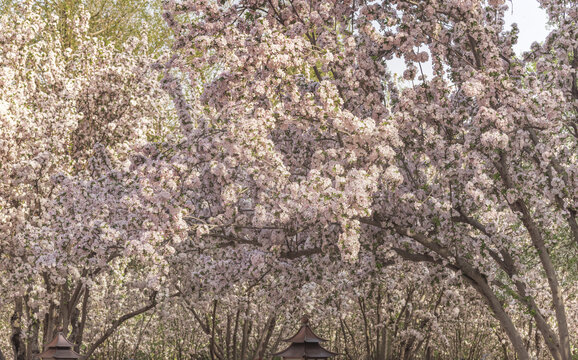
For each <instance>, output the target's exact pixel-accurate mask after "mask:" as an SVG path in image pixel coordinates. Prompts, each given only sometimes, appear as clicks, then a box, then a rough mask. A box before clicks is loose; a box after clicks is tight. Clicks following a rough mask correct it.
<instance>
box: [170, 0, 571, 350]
mask: <svg viewBox="0 0 578 360" xmlns="http://www.w3.org/2000/svg"><path fill="white" fill-rule="evenodd" d="M540 3H541V5H542V6H543V7H544V8H545V9H546V10H547V11H548V14H549V16H550V21H551V22H552V24H553V28H554V30H553V31H552V33H551V34H550V35H549V36H548V38H547V39H546V41H545V42H544V44H543V45H536V46H535V47H534V48H533V49H532V51H531V52H529V53H527V54H525V55H524V56H523V57H518V56H516V55H515V53H514V52H513V50H512V45H513V44H514V43H515V42H516V36H517V28H515V27H513V28H512V29H509V30H508V29H505V28H504V11H505V10H506V9H507V6H506V5H505V4H504V1H500V0H490V1H487V2H486V1H475V0H452V1H436V0H430V1H412V0H394V1H387V2H357V1H348V0H339V1H337V0H335V1H316V0H309V1H305V0H288V1H281V0H267V1H265V0H246V1H233V2H228V1H221V2H214V1H173V2H169V3H167V7H166V9H167V11H166V14H165V16H166V20H167V24H168V25H169V26H170V27H171V28H172V30H173V31H174V33H175V36H176V41H175V45H174V56H173V58H172V59H171V60H170V61H168V62H167V63H166V64H165V75H164V78H163V86H164V88H165V89H166V90H167V91H168V92H169V94H170V95H171V96H172V98H173V100H174V104H175V108H176V110H177V111H178V116H179V119H180V124H181V128H180V134H181V137H180V138H179V141H178V142H175V144H174V145H173V147H172V148H173V149H174V152H173V153H171V157H170V159H169V158H166V159H165V163H166V165H164V167H165V168H166V169H168V168H169V167H170V169H171V170H170V171H172V172H173V178H174V179H176V180H174V181H175V183H174V184H172V183H171V184H172V185H171V186H170V187H169V186H165V187H164V188H166V189H168V190H167V191H170V192H171V193H172V194H174V196H175V197H179V198H180V199H181V200H182V203H184V204H185V205H184V208H183V209H184V213H183V219H184V220H185V221H186V222H187V223H188V225H189V226H190V227H191V228H192V229H193V230H194V233H193V235H192V237H191V238H189V239H188V240H187V241H186V245H184V246H189V247H193V248H199V249H209V248H211V249H220V251H221V253H223V254H224V253H226V251H227V249H232V248H235V249H236V251H235V253H236V255H235V256H243V254H244V255H245V256H252V255H251V254H252V253H254V252H255V251H257V252H261V253H266V254H272V255H274V256H277V257H278V258H292V259H295V258H299V257H302V256H309V257H313V258H314V259H319V258H320V257H319V256H317V254H321V253H323V254H331V253H334V254H335V253H336V250H339V253H340V254H341V257H342V258H343V259H344V260H346V261H353V262H355V260H356V259H357V258H358V255H359V254H360V250H362V249H363V247H367V248H368V249H370V250H371V254H372V258H373V261H374V263H375V264H378V263H379V264H388V263H389V262H390V261H393V260H392V259H395V258H399V257H401V258H403V259H406V260H411V261H417V262H424V263H429V264H431V266H432V269H440V268H441V269H444V270H443V271H452V272H456V273H457V274H459V275H460V276H461V277H462V279H463V280H464V281H465V283H467V284H469V285H470V286H471V287H472V288H473V289H475V290H476V291H477V293H478V294H479V296H480V297H481V298H482V299H483V300H484V301H485V302H486V304H487V306H488V309H489V310H490V311H491V313H492V314H493V315H494V316H495V318H496V319H497V320H498V321H499V323H500V325H501V328H502V331H503V332H504V333H505V334H506V335H507V337H508V339H509V341H510V343H511V346H512V347H513V349H514V350H515V352H516V354H517V356H518V358H520V359H529V358H530V356H531V354H530V353H529V350H528V348H527V347H526V346H525V341H524V339H523V337H524V336H523V335H522V332H521V330H520V329H519V327H518V326H517V325H516V323H515V320H514V318H515V317H516V316H518V315H516V314H520V313H524V312H526V313H527V314H529V315H530V316H531V318H532V321H533V324H534V325H535V327H536V328H537V329H538V330H539V333H540V335H541V338H542V340H543V342H544V343H545V345H546V347H547V349H548V351H549V354H550V355H551V356H552V357H553V358H554V359H560V360H567V359H570V358H571V345H570V344H571V339H570V333H569V327H570V326H571V325H572V324H573V323H572V322H574V321H575V320H574V316H573V315H572V316H569V309H570V311H572V313H571V314H573V312H574V309H575V308H576V304H575V300H573V297H572V296H569V294H570V292H565V291H564V289H565V287H567V286H568V283H569V281H570V280H571V276H572V275H571V274H572V272H571V271H570V269H569V268H568V263H567V261H564V258H565V257H567V256H573V255H572V252H573V251H575V250H574V249H575V246H577V245H578V226H577V224H576V208H577V199H578V192H577V191H578V190H577V189H578V186H577V185H578V184H577V182H578V176H577V175H578V174H577V172H578V167H577V161H578V159H577V155H576V154H577V153H578V151H577V138H578V132H577V123H576V114H577V102H578V90H577V85H576V71H577V67H578V60H576V59H577V57H576V56H575V54H576V49H578V40H577V39H578V38H577V36H576V27H575V22H576V19H577V18H578V12H577V11H578V10H577V7H576V4H575V3H574V2H560V1H548V0H543V1H540ZM183 17H185V18H187V19H188V20H187V21H186V22H182V21H180V19H182V18H183ZM394 56H399V57H401V58H403V59H404V60H405V61H406V63H407V65H408V70H407V71H406V72H405V74H404V76H405V78H406V80H407V81H412V80H414V79H415V77H416V76H418V75H419V76H418V79H417V80H418V81H417V83H414V85H413V86H407V87H405V88H403V89H399V87H397V86H396V85H395V84H394V83H393V82H392V81H391V77H390V75H389V72H388V69H387V61H388V60H390V59H392V58H393V57H394ZM427 61H431V62H432V64H433V69H434V73H433V75H432V76H431V78H426V76H425V75H424V74H423V73H419V74H418V72H419V69H420V68H421V64H422V63H424V62H427ZM183 84H186V86H185V85H183ZM166 173H168V171H167V172H166ZM171 188H172V189H171ZM569 247H570V248H571V249H572V250H568V248H569ZM334 263H335V259H333V260H330V261H327V262H323V261H320V262H318V261H311V264H316V265H311V267H310V272H315V271H316V270H319V271H326V272H331V269H332V268H331V266H332V264H334ZM334 266H335V265H334ZM443 271H442V272H443Z"/></svg>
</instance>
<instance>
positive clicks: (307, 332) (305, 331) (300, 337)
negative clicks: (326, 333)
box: [283, 322, 327, 343]
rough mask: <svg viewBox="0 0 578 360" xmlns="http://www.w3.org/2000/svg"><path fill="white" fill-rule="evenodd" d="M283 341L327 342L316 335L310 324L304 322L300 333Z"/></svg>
mask: <svg viewBox="0 0 578 360" xmlns="http://www.w3.org/2000/svg"><path fill="white" fill-rule="evenodd" d="M283 341H285V342H292V343H306V342H307V343H321V342H325V341H327V340H325V339H323V338H320V337H319V336H317V335H315V333H314V332H313V330H311V328H310V327H309V322H304V324H303V325H302V326H301V328H300V329H299V331H297V334H295V335H293V336H292V337H290V338H289V339H285V340H283Z"/></svg>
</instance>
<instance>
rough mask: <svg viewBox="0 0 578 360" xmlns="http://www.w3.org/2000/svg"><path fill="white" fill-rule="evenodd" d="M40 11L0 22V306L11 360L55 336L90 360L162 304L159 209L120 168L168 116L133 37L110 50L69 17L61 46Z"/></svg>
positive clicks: (26, 8)
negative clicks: (5, 313)
mask: <svg viewBox="0 0 578 360" xmlns="http://www.w3.org/2000/svg"><path fill="white" fill-rule="evenodd" d="M40 14H41V12H40V11H39V9H38V8H36V7H35V6H34V5H31V4H30V3H23V4H20V5H18V7H17V9H16V10H14V11H11V12H7V13H5V14H3V15H2V17H1V18H0V27H1V28H2V29H3V30H2V33H1V34H0V84H1V86H0V120H1V124H2V126H1V127H0V174H1V175H0V177H1V178H2V179H3V180H2V183H1V184H0V233H1V235H0V253H1V254H2V256H1V257H0V269H1V270H0V273H1V277H0V278H1V280H0V284H1V287H2V294H0V303H1V304H2V306H3V307H4V306H5V305H6V306H8V305H10V306H11V307H12V313H11V317H10V324H11V330H12V334H11V337H10V342H11V345H12V349H13V351H14V356H15V359H19V360H20V359H31V358H32V355H33V354H34V353H35V352H37V351H39V350H40V348H39V346H40V345H41V344H43V343H47V342H48V341H49V340H50V339H51V338H52V337H53V334H54V333H55V331H56V330H57V329H59V328H61V329H63V331H64V332H65V334H67V335H68V336H69V339H70V340H71V341H72V342H74V343H76V344H78V345H79V346H80V345H83V344H86V343H88V346H86V347H83V350H85V354H86V355H88V356H90V354H91V353H92V352H93V351H94V350H95V348H97V347H98V346H99V345H100V344H102V343H103V342H104V341H105V340H106V339H107V338H108V337H109V336H110V335H111V334H112V333H113V332H114V331H115V330H116V329H117V328H118V327H119V326H120V325H121V324H122V323H123V322H125V321H126V320H127V319H130V318H131V317H134V316H136V315H138V314H141V313H143V312H145V311H147V310H149V309H151V308H152V307H154V306H155V305H156V304H157V303H158V302H159V301H161V300H162V299H163V298H164V297H166V293H163V292H162V288H163V281H164V280H163V279H164V275H163V274H164V271H165V270H164V266H165V265H166V263H165V262H164V261H163V258H164V256H165V255H166V254H167V253H170V251H171V248H170V247H169V246H166V245H162V246H161V245H160V244H161V243H162V241H163V239H164V237H165V235H166V234H167V233H165V230H163V226H162V225H161V223H162V222H163V217H164V216H167V215H166V207H164V205H163V206H160V205H155V203H157V199H156V197H155V196H158V195H156V194H150V193H149V194H148V195H147V192H146V189H145V190H142V189H143V188H146V183H142V182H141V180H140V179H139V177H138V176H136V175H135V174H134V173H133V172H132V171H131V169H130V161H131V156H132V155H133V154H134V153H135V150H134V149H135V148H138V147H139V146H144V147H146V144H147V143H148V141H150V140H151V138H154V137H155V136H159V135H160V133H158V132H155V126H158V125H160V124H161V122H162V121H167V120H168V119H170V116H168V115H166V113H165V112H164V111H163V110H162V106H163V104H164V103H166V102H164V100H163V99H164V97H163V94H162V93H161V91H160V89H159V86H158V82H157V79H156V73H155V72H154V71H152V69H151V68H150V66H149V65H150V62H151V60H150V59H148V58H147V57H146V56H145V54H146V46H147V44H146V39H144V40H142V41H141V40H136V39H132V40H130V41H127V42H126V43H125V44H124V49H123V50H122V51H119V50H116V49H115V48H114V47H113V46H112V45H105V44H104V43H103V42H102V41H100V40H97V39H94V38H92V37H90V36H88V34H87V29H88V23H89V16H88V14H87V13H86V12H79V14H78V16H77V17H75V18H73V19H69V21H70V23H69V24H68V25H69V26H70V29H71V31H72V32H73V35H74V39H75V41H76V42H77V44H76V46H75V47H74V48H69V47H67V46H66V44H65V43H63V42H62V41H61V40H62V39H61V37H60V35H59V32H58V31H57V29H56V28H55V24H57V23H58V22H57V21H56V20H57V18H56V17H52V18H47V17H45V16H41V15H40ZM163 119H165V120H163ZM141 190H142V191H141ZM171 231H172V230H171ZM167 236H168V235H167ZM100 303H105V304H107V305H106V308H104V307H103V306H101V305H100ZM94 309H97V310H99V311H101V312H97V311H93V310H94ZM87 324H88V325H87ZM85 339H89V341H88V342H86V341H85Z"/></svg>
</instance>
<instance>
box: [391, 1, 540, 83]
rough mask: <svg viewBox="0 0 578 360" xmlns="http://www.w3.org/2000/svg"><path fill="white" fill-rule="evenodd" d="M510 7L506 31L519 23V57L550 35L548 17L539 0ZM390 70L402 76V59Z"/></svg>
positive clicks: (427, 67) (428, 66) (426, 66)
mask: <svg viewBox="0 0 578 360" xmlns="http://www.w3.org/2000/svg"><path fill="white" fill-rule="evenodd" d="M507 4H508V6H509V9H508V11H507V12H506V27H505V28H506V29H507V30H509V29H510V25H511V24H512V23H517V24H518V28H519V29H520V33H519V34H518V43H517V44H516V45H515V46H514V50H515V51H516V53H517V54H518V55H520V54H521V53H523V52H524V51H526V50H529V49H530V45H532V43H533V42H534V41H537V42H542V41H544V39H545V38H546V36H547V35H548V33H549V30H548V29H549V27H548V24H547V21H548V16H547V15H546V12H545V11H544V10H543V9H541V8H540V7H539V5H538V1H537V0H507ZM388 65H389V68H390V69H391V70H392V71H393V72H394V73H396V74H398V75H400V76H401V74H402V73H403V71H404V70H405V64H404V62H403V60H401V59H393V60H391V61H389V62H388ZM422 66H423V70H424V73H425V74H426V75H430V76H431V74H432V69H431V64H429V63H426V64H422Z"/></svg>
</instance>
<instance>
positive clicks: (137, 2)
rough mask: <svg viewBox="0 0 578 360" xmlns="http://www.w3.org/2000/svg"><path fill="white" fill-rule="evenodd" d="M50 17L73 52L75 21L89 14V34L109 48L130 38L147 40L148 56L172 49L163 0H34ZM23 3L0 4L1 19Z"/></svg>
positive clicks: (1, 1)
mask: <svg viewBox="0 0 578 360" xmlns="http://www.w3.org/2000/svg"><path fill="white" fill-rule="evenodd" d="M30 2H32V3H35V4H36V5H37V6H38V7H39V8H41V9H42V10H43V11H44V13H45V15H46V16H47V17H50V16H54V15H57V17H58V18H55V20H56V21H57V22H58V26H57V28H58V31H59V32H60V35H61V39H62V44H63V47H64V48H68V47H70V48H74V47H75V46H76V45H77V44H76V40H75V37H74V32H73V29H74V19H75V18H77V17H78V15H79V14H80V12H81V11H83V10H85V11H87V12H88V13H89V14H90V21H89V26H90V28H89V34H90V35H91V36H94V37H98V38H100V39H102V40H104V41H105V43H107V44H114V45H115V46H119V47H120V46H121V45H122V44H124V43H126V41H127V39H128V38H130V37H136V38H139V39H142V38H143V37H145V36H146V37H147V38H148V44H149V49H148V52H149V54H153V53H155V52H158V51H159V50H160V49H162V48H166V47H168V46H170V43H171V38H172V36H171V33H170V31H169V29H168V28H167V26H166V24H165V22H164V20H163V19H162V16H161V8H162V7H161V2H162V1H161V0H31V1H30ZM19 3H22V1H19V0H0V15H2V14H5V13H6V12H8V11H9V10H11V9H13V8H14V7H15V6H17V5H18V4H19Z"/></svg>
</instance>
